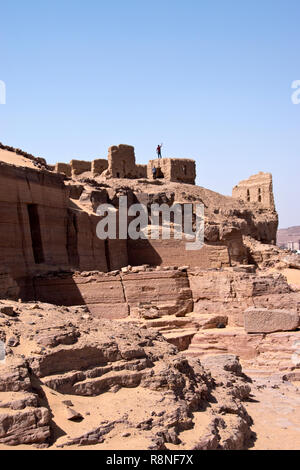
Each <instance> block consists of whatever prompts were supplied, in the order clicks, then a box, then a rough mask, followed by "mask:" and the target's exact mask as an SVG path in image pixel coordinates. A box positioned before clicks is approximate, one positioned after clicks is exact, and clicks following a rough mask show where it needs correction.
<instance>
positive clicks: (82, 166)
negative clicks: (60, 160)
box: [70, 160, 92, 176]
mask: <svg viewBox="0 0 300 470" xmlns="http://www.w3.org/2000/svg"><path fill="white" fill-rule="evenodd" d="M70 165H71V168H72V174H73V175H74V176H78V175H81V174H82V173H85V172H86V171H91V169H92V163H91V162H86V161H84V160H71V162H70Z"/></svg>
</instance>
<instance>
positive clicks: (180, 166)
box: [147, 158, 196, 184]
mask: <svg viewBox="0 0 300 470" xmlns="http://www.w3.org/2000/svg"><path fill="white" fill-rule="evenodd" d="M154 167H155V168H156V170H157V178H164V179H165V180H167V181H174V182H177V183H186V184H195V180H196V163H195V161H194V160H189V159H187V158H157V159H155V160H150V161H149V163H148V171H147V174H148V178H149V179H152V178H153V173H152V169H153V168H154Z"/></svg>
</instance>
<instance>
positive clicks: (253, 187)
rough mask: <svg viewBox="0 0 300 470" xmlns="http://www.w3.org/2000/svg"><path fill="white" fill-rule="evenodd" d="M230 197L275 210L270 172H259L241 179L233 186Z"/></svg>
mask: <svg viewBox="0 0 300 470" xmlns="http://www.w3.org/2000/svg"><path fill="white" fill-rule="evenodd" d="M232 197H235V198H238V199H242V200H243V201H245V202H248V203H255V204H258V205H260V206H261V207H263V208H265V209H271V210H275V202H274V194H273V180H272V175H271V173H263V172H260V173H258V174H257V175H253V176H250V178H249V179H247V180H244V181H241V182H240V183H239V184H238V185H237V186H235V187H234V188H233V190H232Z"/></svg>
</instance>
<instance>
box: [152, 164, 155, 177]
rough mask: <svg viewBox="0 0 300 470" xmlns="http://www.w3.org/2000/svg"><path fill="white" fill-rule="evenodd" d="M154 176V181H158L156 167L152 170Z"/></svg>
mask: <svg viewBox="0 0 300 470" xmlns="http://www.w3.org/2000/svg"><path fill="white" fill-rule="evenodd" d="M152 175H153V179H154V180H156V168H155V166H154V167H153V168H152Z"/></svg>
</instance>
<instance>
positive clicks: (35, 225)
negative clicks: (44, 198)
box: [27, 204, 45, 264]
mask: <svg viewBox="0 0 300 470" xmlns="http://www.w3.org/2000/svg"><path fill="white" fill-rule="evenodd" d="M27 209H28V217H29V225H30V232H31V242H32V250H33V257H34V262H35V264H42V263H44V262H45V257H44V250H43V243H42V235H41V225H40V217H39V212H38V206H37V204H28V206H27Z"/></svg>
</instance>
